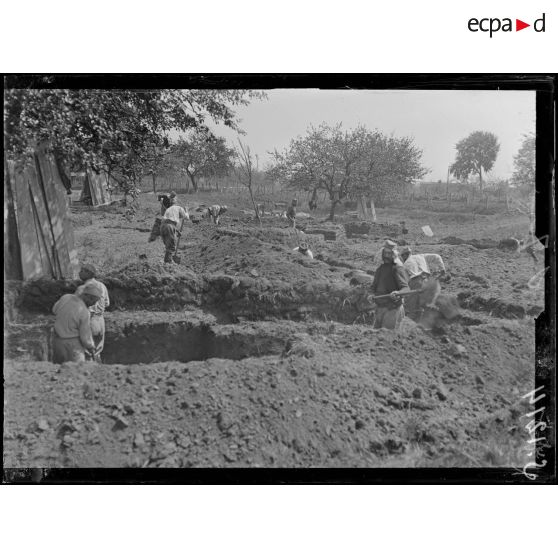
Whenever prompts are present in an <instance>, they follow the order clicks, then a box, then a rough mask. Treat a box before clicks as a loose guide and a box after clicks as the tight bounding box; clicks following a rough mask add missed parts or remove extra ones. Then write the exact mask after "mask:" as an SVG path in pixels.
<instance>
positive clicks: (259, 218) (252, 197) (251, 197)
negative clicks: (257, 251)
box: [247, 183, 262, 227]
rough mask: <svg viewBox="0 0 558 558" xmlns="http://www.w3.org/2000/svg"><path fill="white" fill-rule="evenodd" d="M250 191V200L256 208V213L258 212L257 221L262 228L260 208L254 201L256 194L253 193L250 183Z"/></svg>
mask: <svg viewBox="0 0 558 558" xmlns="http://www.w3.org/2000/svg"><path fill="white" fill-rule="evenodd" d="M247 186H248V191H249V192H250V199H251V200H252V205H253V206H254V211H255V212H256V219H257V220H258V223H259V224H260V227H261V226H262V219H261V217H260V212H259V211H258V206H257V205H256V201H255V200H254V194H253V193H252V184H250V183H248V184H247Z"/></svg>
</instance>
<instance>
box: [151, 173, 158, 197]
mask: <svg viewBox="0 0 558 558" xmlns="http://www.w3.org/2000/svg"><path fill="white" fill-rule="evenodd" d="M151 180H152V181H153V193H154V194H156V193H157V182H156V180H155V173H154V172H152V173H151Z"/></svg>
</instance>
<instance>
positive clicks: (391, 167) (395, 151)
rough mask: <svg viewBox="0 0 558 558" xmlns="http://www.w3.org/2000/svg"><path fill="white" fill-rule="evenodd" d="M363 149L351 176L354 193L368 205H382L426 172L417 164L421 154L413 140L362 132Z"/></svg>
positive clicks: (377, 132)
mask: <svg viewBox="0 0 558 558" xmlns="http://www.w3.org/2000/svg"><path fill="white" fill-rule="evenodd" d="M359 133H360V134H362V135H363V137H364V139H363V142H364V149H363V157H362V158H361V160H360V163H359V166H358V171H357V173H356V175H355V187H354V191H355V194H356V195H359V194H361V195H362V194H364V195H365V196H366V197H367V198H369V200H370V201H371V202H372V203H383V202H385V201H386V200H388V199H393V198H395V197H396V196H398V195H399V194H401V193H402V192H404V191H405V190H406V189H407V188H408V187H409V186H410V185H411V184H412V183H413V181H414V180H417V179H419V178H422V177H423V176H424V175H425V174H426V172H427V169H426V168H424V167H423V166H422V164H421V159H422V150H421V149H419V148H418V147H416V146H415V144H414V140H413V138H410V137H401V138H398V137H394V136H389V137H387V136H384V135H383V134H382V133H381V132H379V131H377V130H375V131H372V132H371V131H368V130H362V131H359Z"/></svg>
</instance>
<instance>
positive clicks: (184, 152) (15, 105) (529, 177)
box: [4, 87, 535, 219]
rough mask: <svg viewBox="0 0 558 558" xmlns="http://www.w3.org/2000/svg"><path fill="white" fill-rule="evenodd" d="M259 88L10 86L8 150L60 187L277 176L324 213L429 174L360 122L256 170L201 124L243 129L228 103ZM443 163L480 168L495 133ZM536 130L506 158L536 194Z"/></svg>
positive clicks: (488, 159)
mask: <svg viewBox="0 0 558 558" xmlns="http://www.w3.org/2000/svg"><path fill="white" fill-rule="evenodd" d="M265 97H266V96H265V94H264V93H262V92H257V91H246V90H79V89H76V90H60V89H28V88H22V89H18V88H17V87H12V88H8V89H6V90H5V95H4V130H5V133H4V145H5V151H6V155H7V157H8V158H9V159H10V160H14V161H16V163H19V164H24V163H25V161H26V160H28V159H29V158H30V157H33V153H34V150H36V148H37V147H38V146H45V148H46V149H47V150H49V151H50V152H51V153H52V154H53V156H54V158H55V160H56V162H57V165H58V168H59V170H60V174H61V177H62V180H63V181H64V183H65V184H66V187H67V189H68V190H69V189H70V187H71V183H70V179H69V175H70V173H71V172H74V171H83V170H85V169H92V170H93V171H95V172H105V173H106V174H107V175H108V176H109V177H110V178H111V179H112V180H113V181H114V182H116V183H117V184H118V185H119V187H120V188H121V189H122V190H123V191H124V192H126V191H127V190H129V189H130V188H132V187H135V186H137V185H139V182H140V181H141V179H142V178H143V177H146V176H151V178H152V181H153V187H154V189H155V187H156V180H157V177H158V176H159V175H164V174H165V173H168V172H174V173H179V174H180V175H183V176H184V177H185V178H186V177H187V179H188V180H189V182H190V184H191V186H192V189H193V190H194V191H197V189H198V183H199V180H200V179H201V178H202V177H203V178H208V177H219V176H231V175H234V176H235V177H236V178H237V180H238V181H239V182H241V183H242V184H244V185H245V186H247V187H248V189H249V191H250V194H251V196H252V198H253V189H252V188H253V185H254V181H255V180H256V181H260V182H261V181H267V182H279V183H280V184H282V185H284V186H285V187H287V188H290V189H292V190H294V191H298V192H301V191H302V192H307V193H308V195H309V197H310V199H311V200H314V201H315V200H316V199H317V196H318V193H321V194H322V195H325V197H326V198H327V199H328V200H329V204H330V207H329V218H330V219H333V218H334V215H335V211H336V208H337V207H338V206H339V204H340V203H342V201H343V200H345V199H347V200H356V199H358V198H365V199H366V200H367V203H368V204H369V205H370V206H371V207H374V204H376V205H377V204H383V203H385V202H386V201H389V200H390V199H394V198H397V197H400V196H401V194H403V193H404V192H406V191H408V188H409V186H410V185H412V184H413V183H415V182H416V181H417V180H419V179H421V178H422V177H424V175H425V174H426V173H427V172H428V169H426V168H425V167H424V166H423V165H422V150H421V149H420V148H419V147H417V146H416V145H415V141H414V139H413V138H412V137H408V136H401V137H398V136H395V135H386V134H384V133H383V132H381V131H379V130H377V129H369V128H367V127H366V126H363V125H360V126H357V127H356V128H354V129H345V128H343V126H342V124H340V123H339V124H335V125H330V124H326V123H322V124H320V125H318V126H310V127H309V128H308V129H307V130H306V132H305V134H303V135H301V136H299V137H296V138H293V139H292V140H291V141H290V143H289V145H288V146H287V147H286V148H285V149H283V150H282V151H279V150H275V151H274V152H273V153H270V154H269V155H270V158H271V160H270V162H269V163H268V164H267V166H266V168H265V169H263V170H260V169H259V165H258V160H257V156H254V155H253V154H252V152H251V151H250V147H249V146H248V145H247V144H245V143H242V142H241V141H240V139H239V140H238V141H237V144H238V145H234V146H230V145H228V144H227V142H226V140H225V139H224V138H222V137H218V136H216V135H215V134H214V133H213V132H212V131H211V130H210V128H209V126H208V124H209V122H210V121H212V122H216V123H222V124H224V125H225V126H228V127H229V128H231V129H233V130H235V131H237V132H238V133H241V132H242V131H241V129H240V126H239V121H238V117H237V114H236V107H239V106H244V105H247V104H249V103H250V102H252V101H254V100H262V99H265ZM455 148H456V157H455V161H454V163H453V164H452V165H451V167H450V169H449V170H450V172H451V174H452V175H453V176H454V177H456V178H457V179H459V180H468V179H469V177H471V176H478V179H479V189H480V191H481V193H482V191H483V187H484V184H485V180H486V179H485V176H486V173H488V172H490V170H491V169H492V168H493V166H494V162H495V161H496V158H497V156H498V153H499V149H500V145H499V142H498V138H497V137H496V136H495V135H494V134H492V133H491V132H486V131H476V132H473V133H471V134H470V135H469V136H467V137H466V138H463V139H462V140H460V141H459V142H458V143H457V144H456V146H455ZM534 182H535V138H534V136H532V135H530V136H525V137H524V140H523V143H522V146H521V148H520V149H519V151H518V153H517V155H516V156H515V157H514V173H513V176H512V178H511V184H512V185H513V186H514V187H515V188H516V189H517V191H518V192H520V193H521V194H523V195H528V194H529V193H532V192H534Z"/></svg>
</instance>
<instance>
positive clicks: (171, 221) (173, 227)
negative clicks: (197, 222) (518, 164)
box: [161, 198, 190, 263]
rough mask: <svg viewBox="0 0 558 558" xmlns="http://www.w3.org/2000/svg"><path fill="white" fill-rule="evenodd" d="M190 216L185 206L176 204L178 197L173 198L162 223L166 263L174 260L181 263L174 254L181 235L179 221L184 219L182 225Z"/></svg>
mask: <svg viewBox="0 0 558 558" xmlns="http://www.w3.org/2000/svg"><path fill="white" fill-rule="evenodd" d="M189 218H190V216H189V215H188V212H187V211H186V210H185V209H184V208H183V207H180V206H179V205H176V198H173V199H172V200H171V205H170V207H169V208H168V209H167V210H166V211H165V214H164V215H163V222H162V223H161V237H162V239H163V242H164V244H165V263H171V262H172V261H174V262H175V263H179V261H180V260H179V259H178V258H177V257H176V256H175V254H174V252H175V251H176V243H177V241H178V237H179V236H180V232H179V231H178V223H179V222H180V221H182V225H184V220H185V219H189Z"/></svg>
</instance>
